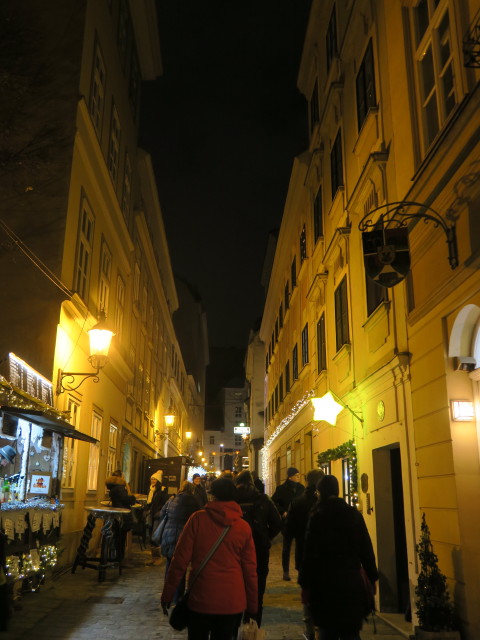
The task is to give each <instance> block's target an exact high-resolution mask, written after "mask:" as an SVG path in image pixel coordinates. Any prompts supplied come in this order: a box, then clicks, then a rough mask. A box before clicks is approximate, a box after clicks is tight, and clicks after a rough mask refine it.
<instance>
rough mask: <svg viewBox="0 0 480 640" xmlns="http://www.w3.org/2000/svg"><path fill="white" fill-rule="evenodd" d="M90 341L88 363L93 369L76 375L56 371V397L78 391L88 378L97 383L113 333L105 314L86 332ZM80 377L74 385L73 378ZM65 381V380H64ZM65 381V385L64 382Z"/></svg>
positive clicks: (69, 372)
mask: <svg viewBox="0 0 480 640" xmlns="http://www.w3.org/2000/svg"><path fill="white" fill-rule="evenodd" d="M87 333H88V337H89V340H90V356H89V358H88V361H89V362H90V364H91V365H92V367H93V368H94V369H95V371H93V372H89V373H76V372H73V371H63V370H62V369H59V370H58V378H57V395H59V394H60V393H63V392H64V391H75V389H78V388H79V387H80V386H81V385H82V384H83V383H84V382H85V380H87V379H88V378H92V379H93V382H99V380H100V378H99V377H98V374H99V372H100V370H101V369H103V367H104V366H105V365H106V364H107V363H108V352H109V350H110V345H111V342H112V338H113V336H114V335H115V332H114V331H112V330H111V329H110V328H109V327H108V325H107V317H106V315H105V312H102V313H101V315H100V319H99V321H98V322H97V324H96V325H95V326H94V327H92V328H91V329H89V331H87ZM78 377H81V378H82V380H80V382H78V384H76V385H74V384H73V382H74V380H75V378H78ZM66 379H67V380H66ZM65 380H66V382H65V384H64V381H65Z"/></svg>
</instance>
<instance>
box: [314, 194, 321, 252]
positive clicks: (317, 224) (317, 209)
mask: <svg viewBox="0 0 480 640" xmlns="http://www.w3.org/2000/svg"><path fill="white" fill-rule="evenodd" d="M320 238H323V189H322V185H320V186H319V187H318V190H317V194H316V196H315V198H314V200H313V239H314V241H315V244H316V243H317V242H318V241H319V240H320Z"/></svg>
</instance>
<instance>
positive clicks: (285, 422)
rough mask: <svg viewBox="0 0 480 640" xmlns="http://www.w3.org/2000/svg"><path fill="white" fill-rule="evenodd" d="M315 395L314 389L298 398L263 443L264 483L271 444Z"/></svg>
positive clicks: (266, 477)
mask: <svg viewBox="0 0 480 640" xmlns="http://www.w3.org/2000/svg"><path fill="white" fill-rule="evenodd" d="M314 395H315V390H314V389H310V390H309V391H307V392H306V393H305V395H304V396H303V397H302V398H300V400H298V402H296V403H295V404H294V405H293V407H292V408H291V410H290V413H289V414H288V415H287V416H285V418H283V420H282V421H281V422H280V423H279V424H278V425H277V427H276V428H275V430H274V431H273V433H272V434H271V435H270V437H269V438H268V439H267V440H266V441H265V444H264V446H263V448H262V449H261V453H262V474H263V475H262V478H263V480H264V482H265V481H268V477H269V473H268V466H269V464H268V463H269V459H268V449H269V448H270V446H271V444H272V443H273V441H274V440H275V439H276V438H278V436H279V435H280V434H281V433H282V431H284V430H285V429H286V428H287V427H288V425H289V424H290V423H291V422H292V420H294V419H295V418H296V417H297V415H298V414H299V413H300V411H302V409H303V408H304V407H306V406H307V404H308V403H309V402H310V399H311V398H313V396H314Z"/></svg>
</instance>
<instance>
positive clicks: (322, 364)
mask: <svg viewBox="0 0 480 640" xmlns="http://www.w3.org/2000/svg"><path fill="white" fill-rule="evenodd" d="M317 354H318V363H317V364H318V373H320V372H321V371H326V370H327V345H326V341H325V314H324V313H322V315H321V316H320V320H319V321H318V322H317Z"/></svg>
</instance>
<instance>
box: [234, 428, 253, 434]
mask: <svg viewBox="0 0 480 640" xmlns="http://www.w3.org/2000/svg"><path fill="white" fill-rule="evenodd" d="M233 433H234V434H235V435H240V436H249V435H250V427H233Z"/></svg>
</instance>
